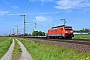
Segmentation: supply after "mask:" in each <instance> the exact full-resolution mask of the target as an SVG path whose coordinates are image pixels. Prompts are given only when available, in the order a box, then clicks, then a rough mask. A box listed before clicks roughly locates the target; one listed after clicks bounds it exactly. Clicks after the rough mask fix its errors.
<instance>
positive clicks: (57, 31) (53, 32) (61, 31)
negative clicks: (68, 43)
mask: <svg viewBox="0 0 90 60" xmlns="http://www.w3.org/2000/svg"><path fill="white" fill-rule="evenodd" d="M72 37H74V34H73V29H72V26H65V25H61V26H56V27H52V29H49V30H48V33H47V38H50V39H51V38H58V39H59V38H66V39H68V38H70V39H71V38H72Z"/></svg>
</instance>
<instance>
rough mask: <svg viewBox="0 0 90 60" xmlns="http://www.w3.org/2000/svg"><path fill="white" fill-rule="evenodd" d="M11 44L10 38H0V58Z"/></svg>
mask: <svg viewBox="0 0 90 60" xmlns="http://www.w3.org/2000/svg"><path fill="white" fill-rule="evenodd" d="M11 43H12V38H5V37H2V38H0V58H1V57H2V56H3V55H4V54H5V53H6V52H7V51H8V49H9V47H10V45H11Z"/></svg>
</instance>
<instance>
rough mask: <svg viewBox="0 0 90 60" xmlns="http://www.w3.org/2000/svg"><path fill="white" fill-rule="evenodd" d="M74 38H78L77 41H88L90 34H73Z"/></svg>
mask: <svg viewBox="0 0 90 60" xmlns="http://www.w3.org/2000/svg"><path fill="white" fill-rule="evenodd" d="M73 38H74V39H75V38H78V39H90V34H75V35H74V37H73Z"/></svg>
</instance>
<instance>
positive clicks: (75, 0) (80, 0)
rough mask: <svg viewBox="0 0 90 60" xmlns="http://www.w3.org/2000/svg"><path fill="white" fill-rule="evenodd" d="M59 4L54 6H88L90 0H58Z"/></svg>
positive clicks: (67, 7) (60, 7)
mask: <svg viewBox="0 0 90 60" xmlns="http://www.w3.org/2000/svg"><path fill="white" fill-rule="evenodd" d="M56 4H57V6H54V7H55V8H57V9H69V8H71V7H73V6H75V7H87V6H90V3H89V2H88V0H86V1H85V0H59V1H57V3H56Z"/></svg>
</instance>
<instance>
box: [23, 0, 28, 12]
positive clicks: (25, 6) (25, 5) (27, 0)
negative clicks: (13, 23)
mask: <svg viewBox="0 0 90 60" xmlns="http://www.w3.org/2000/svg"><path fill="white" fill-rule="evenodd" d="M27 2H28V0H27V1H26V3H25V6H24V8H23V11H22V13H24V11H25V8H26V5H27Z"/></svg>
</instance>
